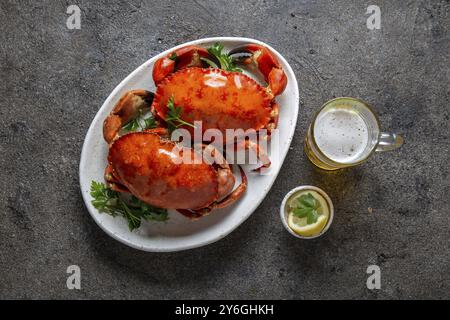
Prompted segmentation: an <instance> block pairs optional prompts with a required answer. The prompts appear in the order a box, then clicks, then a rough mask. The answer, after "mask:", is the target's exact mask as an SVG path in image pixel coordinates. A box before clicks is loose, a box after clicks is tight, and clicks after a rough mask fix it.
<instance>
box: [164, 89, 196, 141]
mask: <svg viewBox="0 0 450 320" xmlns="http://www.w3.org/2000/svg"><path fill="white" fill-rule="evenodd" d="M182 112H183V108H181V107H177V106H175V102H174V99H173V97H171V98H170V99H169V100H168V101H167V116H166V118H165V119H164V120H165V121H166V123H167V128H168V129H169V134H172V132H173V131H174V130H175V129H177V128H179V127H181V126H184V125H185V126H189V127H192V128H195V126H194V125H193V124H192V123H189V122H186V121H184V120H182V119H181V113H182Z"/></svg>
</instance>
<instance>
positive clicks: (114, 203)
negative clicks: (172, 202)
mask: <svg viewBox="0 0 450 320" xmlns="http://www.w3.org/2000/svg"><path fill="white" fill-rule="evenodd" d="M91 196H92V198H94V199H93V200H92V201H91V203H92V205H93V206H94V207H95V208H96V209H97V210H98V211H99V212H103V213H107V214H110V215H111V216H113V217H115V216H122V217H124V218H125V219H126V220H127V222H128V227H129V228H130V230H131V231H133V230H134V229H137V228H139V227H140V226H141V221H142V219H144V220H147V221H150V220H153V221H166V220H168V216H167V210H165V209H160V208H155V207H152V206H150V205H148V204H146V203H144V202H142V201H141V200H139V199H138V198H136V197H135V196H131V199H130V200H129V201H128V202H127V201H125V200H124V199H122V198H121V196H120V194H119V192H116V191H114V190H111V189H110V188H108V187H106V186H105V184H103V183H101V182H96V181H92V183H91Z"/></svg>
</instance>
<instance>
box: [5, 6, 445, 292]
mask: <svg viewBox="0 0 450 320" xmlns="http://www.w3.org/2000/svg"><path fill="white" fill-rule="evenodd" d="M70 4H77V5H79V6H80V8H81V10H82V22H81V30H68V29H67V27H66V19H67V17H68V15H67V14H66V9H67V7H68V5H70ZM370 4H377V5H379V6H380V8H381V12H382V22H381V30H373V31H371V30H368V29H367V27H366V19H367V17H368V15H366V14H365V12H366V8H367V7H368V6H369V5H370ZM0 21H1V22H0V25H1V29H2V30H1V33H0V59H1V60H0V61H1V72H0V76H1V81H0V96H1V97H2V98H1V100H0V106H1V108H0V153H1V157H0V182H1V190H0V214H1V215H0V219H1V220H0V298H63V299H66V298H75V299H79V298H81V299H84V298H95V299H97V298H114V299H122V298H136V299H143V298H145V299H148V298H150V299H153V298H156V299H160V298H161V299H174V298H187V299H191V298H192V299H194V298H227V299H228V298H264V299H265V298H269V299H271V298H282V299H301V298H314V299H315V298H327V299H337V298H363V299H366V298H369V299H372V298H389V299H390V298H392V299H398V298H438V299H439V298H447V299H448V298H450V263H449V258H450V248H449V226H450V218H449V209H450V204H449V193H450V184H449V161H450V159H449V110H450V108H449V103H450V99H449V96H450V85H449V78H450V77H449V76H450V67H449V65H450V41H449V39H450V32H449V30H450V3H449V1H448V0H441V1H438V0H436V1H382V0H377V1H360V0H354V1H350V0H347V1H286V2H285V1H245V2H244V1H230V0H227V1H215V2H212V1H200V0H197V1H183V2H182V1H179V2H175V1H169V0H164V1H153V2H144V1H81V0H78V1H39V3H38V2H36V1H6V0H5V1H1V3H0ZM222 35H223V36H225V35H226V36H247V37H252V38H257V39H260V40H262V41H265V42H268V43H270V44H271V45H272V46H273V47H275V48H276V49H277V50H279V51H280V52H281V53H282V54H283V55H284V56H285V57H286V59H287V60H288V61H289V63H290V64H291V66H292V67H293V68H294V71H295V73H296V76H297V78H298V84H299V88H300V94H301V105H300V115H299V120H298V124H297V130H296V135H295V138H294V142H293V143H292V149H291V151H290V152H289V154H288V156H287V159H286V161H285V163H284V166H283V168H282V170H281V173H280V175H279V177H278V179H277V180H276V183H275V184H274V186H273V188H272V190H271V192H270V193H269V195H268V196H267V197H266V199H265V200H264V201H263V203H262V204H261V205H260V207H259V208H258V209H257V210H256V211H255V213H254V214H253V215H252V216H251V218H250V219H249V220H248V221H246V222H245V223H244V224H243V225H241V226H240V227H239V228H238V229H237V230H236V231H234V232H233V233H232V234H230V235H229V236H228V237H226V238H225V239H223V240H221V241H219V242H217V243H215V244H212V245H209V246H207V247H203V248H199V249H195V250H192V251H186V252H181V253H170V254H151V253H144V252H139V251H136V250H134V249H131V248H128V247H126V246H124V245H122V244H120V243H118V242H116V241H115V240H113V239H112V238H110V237H108V236H107V235H106V234H105V233H104V232H103V231H101V230H100V229H99V228H98V227H97V226H96V225H95V223H94V222H93V220H92V219H91V218H90V216H89V214H88V212H87V211H86V209H85V207H84V204H83V201H82V199H81V195H80V190H79V185H78V163H79V159H80V152H81V146H82V143H83V139H84V136H85V134H86V132H87V129H88V126H89V124H90V122H91V120H92V119H93V117H94V115H95V114H96V112H97V110H98V109H99V107H100V106H101V104H102V103H103V101H104V99H105V98H106V97H107V96H108V94H109V93H110V92H111V91H112V89H113V88H114V87H115V86H116V85H117V84H118V83H119V82H120V81H121V80H122V79H123V78H124V77H125V76H126V75H128V74H129V73H130V72H131V71H132V70H134V69H135V68H136V67H137V66H139V65H140V64H141V63H143V62H144V61H145V60H147V59H148V58H149V57H151V56H153V55H155V54H156V53H159V52H161V51H162V50H165V49H167V48H170V47H172V46H175V45H177V44H180V43H183V42H185V41H189V40H193V39H198V38H202V37H208V36H222ZM343 95H346V96H355V97H359V98H362V99H364V100H366V101H368V102H369V103H371V104H372V105H374V106H375V108H376V110H377V112H378V113H379V115H380V118H381V120H382V123H383V128H384V129H386V130H391V129H392V130H394V129H395V130H396V131H397V132H399V133H401V134H403V136H404V137H405V140H406V143H405V145H404V146H403V147H402V149H401V150H399V151H397V152H392V153H389V154H379V155H378V154H377V155H376V156H375V157H373V158H372V159H371V160H370V162H368V163H366V164H364V165H362V166H359V167H357V168H353V169H349V170H343V171H340V172H337V173H323V172H319V171H317V170H315V169H314V168H313V167H312V166H311V165H310V163H309V162H308V160H307V159H306V158H305V155H304V153H303V150H302V140H303V137H304V135H305V131H306V128H307V125H308V123H309V121H310V119H311V117H312V114H313V112H314V111H315V110H316V109H317V108H318V107H319V106H320V105H321V104H322V103H323V102H324V101H326V100H327V99H330V98H332V97H335V96H343ZM301 184H314V185H317V186H319V187H322V188H324V189H325V190H326V191H328V192H329V194H330V195H331V197H332V198H333V200H334V203H335V206H336V211H337V212H336V217H335V221H334V224H333V226H332V228H331V229H330V231H329V232H328V233H327V234H326V236H324V237H323V238H321V239H319V240H315V241H299V240H296V239H294V238H292V237H291V236H290V235H289V234H288V233H287V232H286V231H285V230H284V229H283V227H282V225H281V223H280V221H279V218H278V207H279V204H280V202H281V199H282V197H283V196H284V194H285V193H286V192H288V191H289V190H290V189H291V188H293V187H295V186H297V185H301ZM248 192H251V190H249V191H248ZM368 208H372V209H373V210H372V212H369V210H368ZM71 264H77V265H79V266H80V267H81V271H82V290H80V291H76V290H75V291H70V290H67V289H66V276H67V275H66V268H67V266H68V265H71ZM370 264H378V265H379V266H380V267H381V270H382V288H381V290H378V291H377V290H375V291H370V290H368V289H367V288H366V278H367V275H366V268H367V266H368V265H370Z"/></svg>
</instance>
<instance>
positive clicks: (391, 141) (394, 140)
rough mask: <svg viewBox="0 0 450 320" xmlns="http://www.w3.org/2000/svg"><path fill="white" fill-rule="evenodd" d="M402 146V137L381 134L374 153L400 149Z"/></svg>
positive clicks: (392, 134)
mask: <svg viewBox="0 0 450 320" xmlns="http://www.w3.org/2000/svg"><path fill="white" fill-rule="evenodd" d="M402 144H403V138H402V136H400V135H398V134H396V133H387V132H381V133H380V139H379V140H378V144H377V148H376V149H375V151H377V152H380V151H381V152H383V151H390V150H394V149H397V148H400V147H401V146H402Z"/></svg>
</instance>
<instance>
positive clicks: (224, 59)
mask: <svg viewBox="0 0 450 320" xmlns="http://www.w3.org/2000/svg"><path fill="white" fill-rule="evenodd" d="M222 50H223V44H221V43H218V42H216V43H215V44H214V45H213V46H212V47H210V48H208V52H209V54H211V55H213V56H215V57H216V58H217V60H218V61H219V63H220V66H219V67H220V69H223V70H226V71H237V72H242V69H240V68H238V67H236V63H235V61H234V59H233V58H232V57H230V56H229V55H228V54H226V53H222ZM202 60H203V61H205V62H206V63H208V64H209V65H210V66H212V67H213V68H217V67H218V66H216V64H215V63H214V62H212V61H211V60H209V59H206V58H202Z"/></svg>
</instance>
